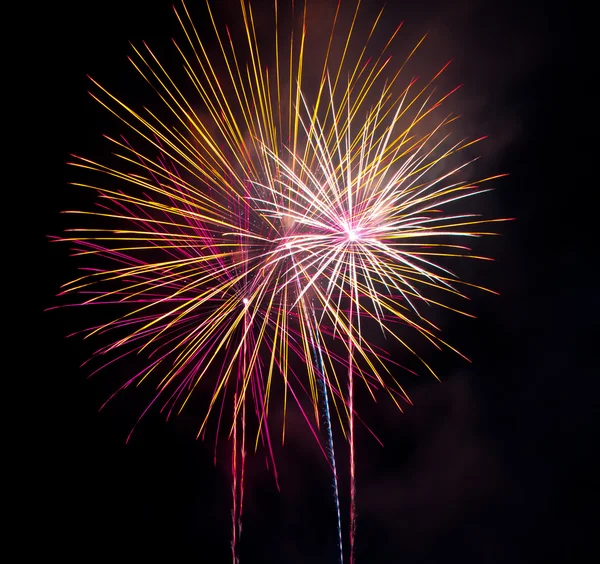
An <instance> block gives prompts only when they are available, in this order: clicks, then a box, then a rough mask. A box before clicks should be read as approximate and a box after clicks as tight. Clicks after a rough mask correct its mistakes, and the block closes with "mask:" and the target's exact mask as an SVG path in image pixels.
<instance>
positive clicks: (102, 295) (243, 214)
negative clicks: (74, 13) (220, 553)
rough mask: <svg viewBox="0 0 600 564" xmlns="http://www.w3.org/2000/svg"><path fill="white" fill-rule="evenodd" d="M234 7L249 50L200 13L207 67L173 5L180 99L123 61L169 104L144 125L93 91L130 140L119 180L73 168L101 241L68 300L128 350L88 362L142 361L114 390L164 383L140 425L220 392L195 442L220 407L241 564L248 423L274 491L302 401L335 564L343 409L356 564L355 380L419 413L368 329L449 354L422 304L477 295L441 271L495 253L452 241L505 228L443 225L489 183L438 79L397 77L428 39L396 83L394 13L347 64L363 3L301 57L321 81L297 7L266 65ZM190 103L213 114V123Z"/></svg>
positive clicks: (90, 248)
mask: <svg viewBox="0 0 600 564" xmlns="http://www.w3.org/2000/svg"><path fill="white" fill-rule="evenodd" d="M292 5H293V2H292ZM240 7H241V12H240V15H241V21H242V22H243V29H244V36H243V37H242V40H241V43H240V44H236V41H237V40H236V39H235V38H234V37H233V36H232V34H231V33H230V30H229V28H227V27H225V28H221V27H220V26H219V25H218V23H217V22H216V19H215V18H214V17H213V14H212V12H211V9H210V6H208V11H209V12H208V13H209V15H210V20H211V22H212V25H213V30H214V33H215V38H216V45H218V51H217V56H213V55H209V49H208V48H207V47H206V45H205V43H204V42H203V41H202V40H201V38H200V35H199V33H198V32H197V31H196V29H195V28H194V25H193V23H192V18H191V17H190V14H189V12H188V10H187V7H186V6H185V5H184V4H182V6H181V9H179V10H178V9H175V14H176V17H177V19H178V20H179V22H180V24H181V27H182V29H183V32H184V34H185V36H186V39H187V44H186V46H185V47H181V46H180V45H179V44H177V43H175V48H176V50H177V51H178V53H179V55H180V57H181V62H182V64H183V69H184V72H185V75H186V77H187V85H186V87H185V88H184V86H183V85H180V84H178V83H177V82H176V81H175V80H174V79H173V78H172V77H171V74H169V73H168V72H167V71H166V69H165V67H163V65H162V64H161V63H160V62H159V60H158V58H157V57H156V56H155V55H154V53H153V52H152V51H151V50H150V48H149V47H148V46H146V45H144V48H143V49H137V48H135V47H134V51H135V57H134V58H132V59H131V63H132V64H133V66H134V67H135V69H136V70H137V71H138V72H139V74H140V75H141V76H142V77H143V79H144V80H145V81H146V82H147V83H148V84H149V85H150V86H151V87H152V88H153V89H154V91H155V92H156V94H157V95H158V97H159V98H160V100H161V107H160V109H159V110H151V109H148V108H145V109H144V110H143V111H141V112H140V111H136V110H135V109H133V108H131V107H130V106H128V105H126V104H125V103H123V102H121V101H120V100H119V99H117V98H116V97H115V96H113V95H112V94H110V93H109V92H108V91H107V90H105V89H104V88H103V87H102V86H100V84H98V83H97V82H96V81H94V80H92V82H93V83H94V86H95V93H93V94H92V96H93V97H94V98H95V99H96V100H97V101H98V102H99V103H100V104H102V105H103V106H104V107H106V108H107V109H108V110H109V111H110V112H111V113H113V114H114V115H115V116H116V117H117V118H118V119H120V120H121V121H122V122H123V123H124V124H125V125H126V126H127V130H128V131H129V134H128V137H125V136H123V137H121V138H108V140H109V141H110V142H111V143H112V144H113V147H114V154H115V156H116V158H117V159H118V162H119V164H116V165H111V166H106V165H103V164H100V163H97V162H93V161H91V160H89V159H85V158H82V157H76V158H75V159H74V161H73V163H71V164H72V165H73V166H75V167H78V168H79V169H86V170H89V171H92V173H93V178H94V180H93V181H92V182H91V183H83V182H79V183H77V184H76V186H81V187H85V188H90V189H93V190H95V191H97V193H98V195H99V199H98V208H97V209H96V210H95V211H93V212H84V211H70V212H66V213H76V214H79V215H86V216H88V218H93V219H94V221H96V222H97V227H89V228H84V229H71V230H69V232H70V234H69V236H66V237H63V238H60V239H57V240H61V241H69V242H71V243H72V244H73V248H74V254H75V255H78V256H85V257H87V258H89V259H90V260H93V262H92V264H93V265H94V267H93V268H88V269H87V272H86V273H85V275H84V276H82V277H81V278H78V279H77V280H74V281H72V282H70V283H68V284H66V285H65V286H64V289H63V292H62V294H74V293H77V294H79V295H80V296H81V300H79V301H78V302H77V303H80V304H81V305H92V304H112V306H113V307H121V308H123V312H122V313H121V314H120V315H118V316H116V317H115V318H114V319H112V320H111V321H109V322H107V323H104V324H101V325H97V326H95V327H92V328H90V329H89V330H88V331H87V332H86V334H87V336H92V335H99V334H103V333H106V332H111V333H112V334H115V335H118V336H117V337H115V338H114V339H113V340H112V341H111V342H110V344H108V345H105V346H103V347H101V348H100V349H98V351H97V353H96V355H95V356H96V357H98V358H105V357H106V355H109V358H110V360H109V361H108V362H106V361H104V364H103V365H102V366H101V368H103V367H105V366H107V364H111V363H112V362H114V361H115V360H117V359H121V358H123V357H126V356H128V355H132V354H136V355H139V354H143V355H145V358H147V363H146V364H145V366H144V367H143V369H142V370H140V371H139V372H137V373H136V374H133V375H132V376H131V378H129V379H128V380H127V381H126V382H125V383H124V384H123V385H122V386H121V388H120V389H119V390H118V391H120V390H122V389H125V388H127V387H130V386H134V385H135V386H137V385H140V384H141V383H143V382H152V385H154V386H155V387H156V394H155V397H154V399H153V400H152V402H151V403H150V405H148V407H147V408H146V410H145V411H144V412H143V413H142V416H141V417H143V415H144V414H145V413H146V412H147V411H148V410H149V409H150V408H151V407H152V406H153V405H155V404H158V405H159V406H160V409H161V411H163V412H164V413H166V415H167V417H169V416H170V415H171V414H173V413H179V412H180V411H181V410H182V409H183V408H184V406H185V405H186V403H188V400H189V398H190V396H191V395H192V394H193V393H194V392H195V391H196V390H198V389H200V388H204V389H209V390H210V400H209V402H208V405H207V408H206V410H205V411H204V412H203V414H202V417H201V423H200V429H199V433H198V435H199V436H201V435H202V436H204V434H205V433H206V429H207V424H208V421H209V419H210V416H211V414H214V420H215V421H216V433H217V436H218V435H219V432H220V429H221V424H222V423H223V422H224V417H223V414H224V413H225V411H224V410H225V405H226V404H227V403H228V402H229V405H230V408H231V413H232V416H231V420H230V421H228V422H227V424H226V426H227V434H228V436H229V438H230V439H231V441H232V478H233V479H232V487H233V508H232V558H233V560H234V562H236V561H237V560H238V557H239V535H240V534H241V517H242V507H243V492H244V465H245V456H246V448H247V446H246V445H247V421H248V417H249V413H248V412H250V413H251V414H252V417H253V418H254V419H253V421H254V422H255V423H256V425H255V427H256V434H255V438H254V448H257V447H258V446H259V444H262V445H263V446H264V447H265V448H266V450H267V452H268V453H269V458H270V460H271V462H272V468H273V469H274V474H275V477H277V471H276V466H275V460H274V457H273V450H272V447H271V440H272V439H271V432H270V431H271V429H270V426H269V409H270V405H271V403H272V401H273V398H276V399H277V401H279V400H280V399H281V401H282V402H283V406H284V412H285V409H286V408H287V402H288V398H289V397H291V398H292V399H293V400H294V402H295V403H296V404H297V405H298V406H299V408H300V410H302V413H303V415H304V418H305V419H306V421H307V423H308V426H309V428H310V429H311V430H312V432H313V433H314V435H315V437H317V440H318V433H317V431H318V428H319V421H320V413H321V412H320V409H319V406H320V404H322V405H323V406H324V409H323V413H324V420H325V428H326V432H327V435H328V440H327V444H326V446H325V447H324V452H326V454H327V455H328V458H329V460H330V463H331V466H332V470H333V473H334V481H335V497H336V506H337V514H338V532H339V551H340V553H339V557H340V562H341V563H342V564H343V561H344V556H343V550H342V525H341V518H340V511H339V500H338V487H337V470H336V462H335V455H334V445H333V434H332V422H331V413H332V411H331V410H330V398H331V402H332V404H333V411H335V413H337V415H338V419H339V421H340V424H341V428H342V430H343V432H344V434H345V436H347V438H348V442H349V449H350V478H351V480H350V482H351V491H350V500H351V502H350V506H351V509H350V517H349V529H350V535H349V543H350V546H349V562H351V563H352V562H353V561H354V535H355V533H354V531H355V416H356V415H355V410H354V394H355V381H356V380H357V379H360V380H362V381H364V382H365V384H366V387H367V389H368V391H369V392H370V393H371V394H373V395H374V393H375V391H376V390H385V391H386V392H387V393H388V394H389V395H390V397H391V398H392V400H393V401H394V402H395V403H396V405H398V407H400V403H399V402H400V400H401V399H405V400H408V397H407V396H406V393H405V392H404V390H403V388H402V387H401V386H400V384H399V383H398V382H397V381H396V380H395V379H394V378H393V375H392V373H391V371H390V369H389V367H388V362H387V361H386V355H385V351H382V350H380V349H378V348H377V347H376V346H375V345H374V344H373V343H372V342H371V341H370V339H369V335H370V334H371V333H372V331H373V330H374V329H376V330H377V331H379V332H380V333H381V334H383V335H384V336H385V337H389V338H391V339H393V340H395V341H397V342H399V343H400V344H401V346H402V347H404V348H405V349H406V350H407V351H408V352H410V353H411V354H415V353H414V351H413V350H412V349H411V347H410V345H409V344H408V343H407V342H406V341H405V340H404V338H403V337H401V336H400V333H399V331H397V327H398V325H399V324H400V325H404V326H408V327H410V328H411V329H413V330H414V331H416V332H417V333H419V334H420V335H422V336H423V337H424V338H425V339H426V340H427V341H429V342H430V343H431V344H433V345H434V346H435V347H438V348H442V347H448V348H450V349H452V350H454V349H453V348H452V347H451V346H450V345H449V344H447V343H446V342H445V341H443V340H442V339H441V338H440V337H439V336H438V329H437V327H436V326H435V325H434V324H433V323H432V322H431V321H430V320H428V319H427V317H425V315H424V314H423V313H422V309H423V306H429V305H437V306H441V307H447V308H449V309H454V308H450V306H447V305H445V304H444V303H443V302H441V301H438V299H437V298H434V297H431V296H432V295H435V296H437V295H438V294H440V293H447V294H453V295H457V296H461V297H464V295H463V293H462V292H461V291H460V290H459V288H460V285H465V284H466V283H464V282H461V281H460V280H458V279H457V277H456V276H455V275H453V273H452V272H451V271H450V270H448V268H447V267H446V266H442V263H441V261H443V260H446V258H447V257H468V258H476V259H482V258H484V257H478V256H474V255H472V254H471V252H470V249H469V248H468V247H467V246H465V245H464V244H462V243H459V242H460V241H462V240H465V238H468V237H477V236H480V235H484V234H488V233H487V232H484V231H478V230H474V229H477V228H476V226H478V225H480V224H483V223H490V222H491V221H503V220H483V219H480V218H478V217H477V216H475V215H472V214H464V213H445V212H444V209H447V208H448V206H450V205H454V203H455V202H457V201H459V200H462V199H464V198H466V197H470V196H474V195H477V194H481V193H483V192H486V191H487V189H486V188H481V185H482V183H484V182H488V181H490V180H493V179H495V178H498V176H494V177H489V178H484V179H481V180H479V181H477V182H475V183H473V182H467V181H466V180H463V179H462V177H461V175H462V174H463V171H464V169H465V168H466V167H467V166H468V165H469V164H470V162H471V161H469V160H467V161H461V160H460V159H461V155H462V154H464V150H465V149H466V148H467V147H470V146H472V145H473V144H474V143H476V142H477V141H480V139H477V140H475V141H472V140H464V139H461V140H454V138H453V137H452V135H451V125H452V123H453V122H454V121H455V120H456V117H455V116H452V115H442V117H439V116H438V109H439V108H440V107H441V105H442V103H443V102H444V101H445V100H446V99H447V98H448V97H449V96H450V95H451V94H452V93H453V92H454V91H451V92H448V93H442V94H438V93H437V91H436V89H435V87H434V83H435V81H436V80H437V79H438V78H439V76H440V74H441V73H442V72H443V71H444V70H445V69H446V67H447V65H445V66H443V67H442V68H441V70H440V71H439V72H437V73H436V74H435V75H434V76H433V77H432V78H431V80H429V81H426V83H425V84H423V85H421V84H420V82H419V81H418V80H417V79H413V80H410V81H408V83H404V84H402V83H401V71H402V70H403V68H404V66H405V64H406V61H407V60H409V59H411V58H412V56H413V54H414V53H415V51H416V49H417V48H418V46H419V45H420V43H421V42H419V43H418V44H417V45H416V46H415V47H414V49H413V50H412V51H411V52H410V53H409V54H408V57H407V58H405V59H403V63H402V64H401V65H400V66H399V68H397V69H395V70H391V66H392V65H391V57H390V56H389V51H390V47H391V45H392V42H393V40H394V39H395V38H396V35H397V34H398V31H399V29H400V27H398V28H397V29H396V30H395V31H394V32H393V33H392V34H391V37H390V38H389V39H388V40H387V42H386V43H385V44H384V46H383V48H380V49H379V50H377V51H376V53H375V55H374V56H370V57H369V56H367V53H368V52H369V49H370V42H371V40H372V37H374V34H375V31H376V29H377V25H378V23H379V21H380V19H381V15H382V13H379V15H378V16H377V17H376V18H375V20H374V22H373V24H372V26H371V27H370V28H369V30H368V34H367V36H366V38H365V40H364V41H362V43H361V45H360V47H359V49H358V50H357V49H355V48H354V47H351V41H352V40H353V39H354V37H355V35H356V32H355V27H356V22H357V18H358V15H359V8H360V3H358V4H357V5H356V7H355V10H354V11H353V12H352V19H351V23H350V25H349V28H348V29H346V30H345V32H344V33H343V34H340V33H339V29H338V28H339V26H340V25H341V24H339V22H338V19H339V15H340V10H341V7H340V4H338V6H337V9H336V11H335V14H334V15H333V18H332V20H331V27H330V30H329V34H328V36H327V37H328V40H327V45H326V48H325V49H324V50H323V53H322V56H321V57H320V59H317V60H319V61H320V64H318V65H315V64H314V63H315V60H314V59H311V61H310V62H311V73H310V76H311V77H312V79H311V78H308V77H307V71H306V68H307V64H306V63H307V62H306V60H305V58H306V50H307V47H306V45H307V26H306V18H307V9H306V5H303V6H302V7H301V9H300V11H299V16H300V25H299V26H297V25H284V24H282V22H281V21H280V12H279V10H280V8H279V6H278V3H277V0H275V3H274V12H273V17H274V24H275V25H274V35H275V37H274V51H275V55H274V57H275V61H274V63H275V65H274V70H271V71H269V67H268V66H267V65H265V64H264V62H263V53H262V51H261V49H259V42H258V39H257V32H256V26H255V16H254V13H253V10H252V6H251V4H250V3H249V2H248V1H247V0H241V2H240ZM294 8H295V9H298V7H297V6H296V7H294ZM294 8H293V9H294ZM293 21H295V18H293ZM342 35H343V36H344V37H345V38H347V39H346V40H345V42H343V44H342V45H339V46H338V45H336V44H335V41H334V39H335V37H340V36H342ZM421 41H422V40H421ZM354 52H358V55H353V54H352V53H354ZM315 68H318V69H319V70H318V72H317V74H316V77H317V78H316V79H315V78H314V76H315V75H314V69H315ZM402 76H403V75H402ZM192 99H195V100H197V101H198V103H199V104H201V105H202V107H203V112H202V114H201V115H199V112H197V111H196V110H195V109H194V108H195V107H196V103H195V102H194V103H193V102H192ZM130 138H131V139H130ZM98 173H102V174H103V175H104V178H105V180H106V182H105V183H100V182H99V181H98V180H96V178H99V177H100V176H99V175H98ZM440 259H441V260H440ZM466 285H467V286H473V285H471V284H466ZM454 311H458V310H455V309H454ZM460 313H463V312H460ZM465 315H467V314H466V313H465ZM366 327H368V328H369V329H368V330H366ZM459 354H460V353H459ZM422 362H423V365H424V366H425V367H426V369H428V370H429V371H430V372H432V373H433V370H431V368H430V367H429V366H428V365H427V364H426V363H425V362H424V361H422ZM115 393H117V392H115ZM307 402H308V403H307ZM141 417H140V419H141ZM284 421H285V419H284ZM284 436H285V422H284V425H283V429H282V438H283V437H284ZM319 444H320V443H319Z"/></svg>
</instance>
